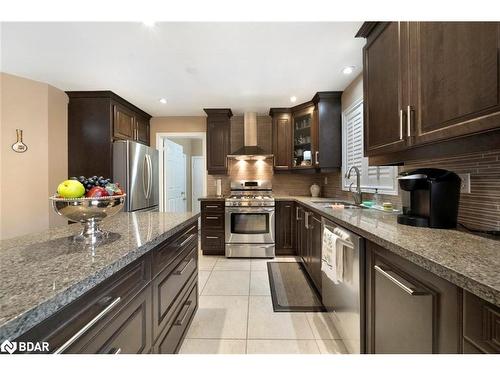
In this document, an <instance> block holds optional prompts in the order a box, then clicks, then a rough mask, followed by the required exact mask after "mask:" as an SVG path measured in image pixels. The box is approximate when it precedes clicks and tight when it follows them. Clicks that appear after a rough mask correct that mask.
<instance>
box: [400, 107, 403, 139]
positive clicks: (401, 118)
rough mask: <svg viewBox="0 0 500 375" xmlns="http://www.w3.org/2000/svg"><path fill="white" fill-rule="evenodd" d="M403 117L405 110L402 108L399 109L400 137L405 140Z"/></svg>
mask: <svg viewBox="0 0 500 375" xmlns="http://www.w3.org/2000/svg"><path fill="white" fill-rule="evenodd" d="M403 117H404V111H403V110H402V109H400V110H399V139H400V140H401V141H402V140H403Z"/></svg>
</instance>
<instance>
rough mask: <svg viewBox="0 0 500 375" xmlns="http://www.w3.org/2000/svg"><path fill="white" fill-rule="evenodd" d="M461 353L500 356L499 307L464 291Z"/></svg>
mask: <svg viewBox="0 0 500 375" xmlns="http://www.w3.org/2000/svg"><path fill="white" fill-rule="evenodd" d="M463 297H464V299H463V320H464V323H463V337H464V339H463V352H464V353H466V354H480V353H492V354H500V307H499V306H495V305H492V304H491V303H488V302H486V301H484V300H483V299H481V298H479V297H477V296H475V295H473V294H471V293H469V292H466V291H464V296H463Z"/></svg>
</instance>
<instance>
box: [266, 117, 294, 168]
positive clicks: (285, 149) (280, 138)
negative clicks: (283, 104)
mask: <svg viewBox="0 0 500 375" xmlns="http://www.w3.org/2000/svg"><path fill="white" fill-rule="evenodd" d="M269 116H271V118H272V126H273V155H274V170H275V171H288V170H290V169H291V167H292V113H291V110H290V109H289V108H271V110H270V111H269Z"/></svg>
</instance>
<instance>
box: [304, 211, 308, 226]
mask: <svg viewBox="0 0 500 375" xmlns="http://www.w3.org/2000/svg"><path fill="white" fill-rule="evenodd" d="M304 219H305V224H304V226H305V227H306V229H309V212H306V213H304Z"/></svg>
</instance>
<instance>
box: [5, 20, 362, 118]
mask: <svg viewBox="0 0 500 375" xmlns="http://www.w3.org/2000/svg"><path fill="white" fill-rule="evenodd" d="M360 26H361V22H324V23H321V22H316V23H304V22H302V23H277V22H274V23H188V22H184V23H166V22H165V23H156V24H155V25H154V26H153V27H148V26H146V25H145V24H143V23H139V22H135V23H134V22H127V23H124V22H105V23H96V22H86V23H83V22H74V23H68V22H65V23H56V22H45V23H35V22H28V23H2V25H1V27H2V29H1V34H0V35H1V43H2V44H1V64H2V65H1V70H2V71H3V72H6V73H11V74H15V75H19V76H23V77H27V78H31V79H34V80H38V81H42V82H47V83H49V84H51V85H53V86H55V87H58V88H60V89H62V90H112V91H114V92H115V93H117V94H118V95H120V96H122V97H123V98H125V99H127V100H128V101H130V102H132V103H134V104H135V105H137V106H138V107H140V108H141V109H143V110H145V111H146V112H148V113H150V114H151V115H153V116H174V115H178V116H187V115H202V114H204V113H203V110H202V109H203V108H210V107H211V108H216V107H225V108H231V109H232V110H233V112H234V113H242V112H244V111H256V112H258V113H267V112H268V111H269V108H270V107H288V106H290V105H291V103H290V97H291V96H296V97H297V103H300V102H304V101H307V100H310V99H311V98H312V96H313V95H314V94H315V93H316V92H317V91H330V90H343V89H345V87H346V86H347V85H348V84H349V83H350V82H351V81H352V80H353V78H354V77H355V76H356V75H357V74H359V73H360V72H361V66H362V59H361V57H362V46H363V45H364V40H362V39H359V38H357V39H356V38H354V35H355V34H356V31H357V30H358V29H359V27H360ZM350 65H354V66H356V69H355V71H354V73H353V74H351V75H344V74H343V73H342V69H343V68H344V67H345V66H350ZM160 98H166V99H167V104H161V103H160V102H159V99H160Z"/></svg>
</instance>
